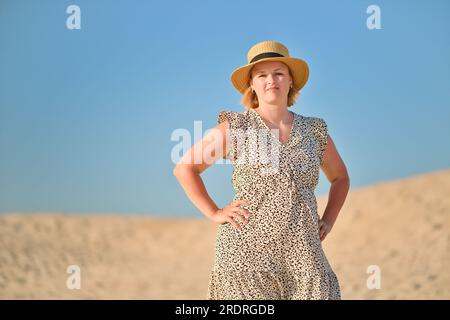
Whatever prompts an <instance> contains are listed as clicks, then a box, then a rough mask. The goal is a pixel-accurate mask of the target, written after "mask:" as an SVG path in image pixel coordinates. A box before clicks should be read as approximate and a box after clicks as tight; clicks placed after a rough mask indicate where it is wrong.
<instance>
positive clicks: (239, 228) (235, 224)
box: [226, 216, 241, 230]
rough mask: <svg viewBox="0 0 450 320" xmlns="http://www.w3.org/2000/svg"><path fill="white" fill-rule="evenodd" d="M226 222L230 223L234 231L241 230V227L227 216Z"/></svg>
mask: <svg viewBox="0 0 450 320" xmlns="http://www.w3.org/2000/svg"><path fill="white" fill-rule="evenodd" d="M226 220H227V221H228V222H229V223H231V224H232V225H233V226H234V227H235V228H236V229H238V230H241V226H240V225H239V224H237V222H236V221H234V220H233V218H232V217H230V216H228V217H226Z"/></svg>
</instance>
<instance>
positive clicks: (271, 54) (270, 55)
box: [249, 52, 284, 63]
mask: <svg viewBox="0 0 450 320" xmlns="http://www.w3.org/2000/svg"><path fill="white" fill-rule="evenodd" d="M274 57H284V56H283V55H282V54H279V53H277V52H264V53H260V54H258V55H256V56H254V57H253V59H252V60H251V61H250V62H249V63H253V62H255V61H258V60H261V59H264V58H274Z"/></svg>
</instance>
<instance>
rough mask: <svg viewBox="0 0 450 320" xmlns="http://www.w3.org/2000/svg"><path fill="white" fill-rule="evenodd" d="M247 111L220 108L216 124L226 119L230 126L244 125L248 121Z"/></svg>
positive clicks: (238, 126)
mask: <svg viewBox="0 0 450 320" xmlns="http://www.w3.org/2000/svg"><path fill="white" fill-rule="evenodd" d="M248 117H249V112H248V110H246V111H241V112H239V111H228V110H222V111H220V112H219V116H218V117H217V124H220V123H222V122H224V121H228V123H229V124H230V127H231V128H240V127H243V126H245V124H246V123H247V121H248Z"/></svg>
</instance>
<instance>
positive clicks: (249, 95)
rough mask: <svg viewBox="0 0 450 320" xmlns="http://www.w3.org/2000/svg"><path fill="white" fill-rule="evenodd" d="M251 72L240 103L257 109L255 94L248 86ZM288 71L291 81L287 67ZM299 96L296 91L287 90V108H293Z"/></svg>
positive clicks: (292, 89)
mask: <svg viewBox="0 0 450 320" xmlns="http://www.w3.org/2000/svg"><path fill="white" fill-rule="evenodd" d="M252 70H253V68H252V69H251V70H250V71H249V79H248V82H247V89H245V92H244V93H243V95H242V98H241V103H242V105H244V106H245V107H246V108H249V109H256V108H258V107H259V102H258V96H257V95H256V92H252V87H251V86H250V81H251V79H252ZM288 70H289V75H290V76H291V79H292V73H291V69H289V67H288ZM299 96H300V91H298V90H296V89H295V88H290V89H289V93H288V98H287V105H288V108H289V107H291V106H293V105H294V104H295V103H296V101H297V98H298V97H299Z"/></svg>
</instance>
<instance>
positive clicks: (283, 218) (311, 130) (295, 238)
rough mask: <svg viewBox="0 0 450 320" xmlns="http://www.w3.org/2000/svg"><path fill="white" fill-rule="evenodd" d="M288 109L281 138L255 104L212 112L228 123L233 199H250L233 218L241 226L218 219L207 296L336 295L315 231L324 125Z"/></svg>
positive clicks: (325, 133)
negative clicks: (245, 215)
mask: <svg viewBox="0 0 450 320" xmlns="http://www.w3.org/2000/svg"><path fill="white" fill-rule="evenodd" d="M292 113H293V115H294V122H293V124H292V129H291V132H290V136H289V139H288V141H287V142H286V143H281V142H280V141H279V139H278V137H277V136H276V134H274V132H272V131H270V130H269V128H268V127H267V125H266V123H265V122H264V120H263V119H262V118H261V117H260V115H259V114H258V113H257V112H256V111H255V110H254V109H247V110H246V111H244V112H234V111H222V112H221V113H220V115H219V118H218V123H221V122H223V121H224V120H228V122H229V123H230V148H229V152H228V154H227V155H225V156H224V159H226V158H228V159H230V161H231V163H232V164H233V174H232V178H231V181H232V184H233V187H234V189H235V197H234V199H233V200H240V199H246V200H249V201H250V204H248V205H244V206H243V208H244V209H246V210H248V211H249V212H250V213H251V214H253V216H252V217H250V218H249V223H247V224H244V223H241V222H240V221H238V220H236V221H237V223H238V224H240V226H241V227H242V229H241V230H237V229H236V228H235V227H234V226H233V225H232V224H230V223H225V224H219V225H218V226H217V234H216V244H215V259H214V265H213V268H212V270H211V273H210V278H209V285H208V293H207V299H230V300H231V299H245V300H253V299H265V300H268V299H283V300H289V299H340V298H341V295H340V287H339V282H338V279H337V277H336V275H335V273H334V271H333V270H332V268H331V266H330V264H329V263H328V260H327V258H326V256H325V254H324V251H323V249H322V244H321V241H320V238H319V232H318V222H319V215H318V213H317V202H316V197H315V194H314V189H315V188H316V186H317V183H318V181H319V169H320V165H321V164H322V157H323V153H324V150H325V147H326V143H327V136H328V131H327V125H326V123H325V121H324V120H323V119H321V118H317V117H305V116H302V115H299V114H296V113H294V112H292ZM267 141H269V143H267ZM263 145H264V146H266V147H265V148H262V147H261V146H263ZM267 146H268V147H267ZM261 150H265V152H261ZM268 150H269V151H270V152H269V151H268ZM274 150H275V151H274ZM267 154H270V156H271V157H267ZM267 158H270V160H271V161H267ZM274 159H275V161H273V160H274ZM274 163H276V165H274Z"/></svg>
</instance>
